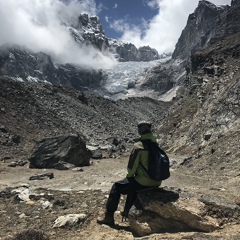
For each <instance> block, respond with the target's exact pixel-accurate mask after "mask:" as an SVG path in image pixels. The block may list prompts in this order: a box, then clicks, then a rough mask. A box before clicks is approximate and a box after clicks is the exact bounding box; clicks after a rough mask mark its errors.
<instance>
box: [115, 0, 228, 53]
mask: <svg viewBox="0 0 240 240" xmlns="http://www.w3.org/2000/svg"><path fill="white" fill-rule="evenodd" d="M212 2H213V3H214V4H216V5H223V4H229V5H230V3H231V0H212ZM148 3H149V4H148V5H149V7H153V6H154V7H155V8H156V4H158V8H159V12H158V15H156V16H154V17H153V18H152V19H151V21H150V22H149V23H148V24H147V25H146V22H144V21H143V22H142V24H141V25H138V26H131V25H129V24H128V23H127V22H122V23H121V24H122V25H124V26H125V27H124V28H123V29H121V28H120V27H119V26H118V25H117V21H116V22H115V23H114V24H113V25H112V27H114V29H116V30H117V29H118V30H119V31H121V32H122V37H121V40H123V41H127V42H131V43H134V44H135V45H136V46H138V47H139V46H143V45H149V46H151V47H153V48H156V49H157V50H158V52H159V53H162V52H169V51H173V50H174V47H175V45H176V43H177V40H178V38H179V37H180V35H181V32H182V30H183V29H184V27H185V26H186V22H187V18H188V16H189V14H190V13H193V12H194V10H195V9H196V7H197V5H198V0H191V1H190V0H152V1H149V2H148ZM117 26H118V28H117Z"/></svg>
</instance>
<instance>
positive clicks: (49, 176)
mask: <svg viewBox="0 0 240 240" xmlns="http://www.w3.org/2000/svg"><path fill="white" fill-rule="evenodd" d="M52 178H54V174H53V173H43V174H37V175H34V176H31V177H30V178H29V180H44V179H52Z"/></svg>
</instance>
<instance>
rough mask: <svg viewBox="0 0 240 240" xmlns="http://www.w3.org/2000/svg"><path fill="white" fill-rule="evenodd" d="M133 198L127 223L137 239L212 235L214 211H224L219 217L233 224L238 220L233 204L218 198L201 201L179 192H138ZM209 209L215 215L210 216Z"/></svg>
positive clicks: (159, 189)
mask: <svg viewBox="0 0 240 240" xmlns="http://www.w3.org/2000/svg"><path fill="white" fill-rule="evenodd" d="M137 199H138V202H137V203H136V207H132V208H131V209H130V213H129V224H130V228H131V229H132V231H134V232H135V233H137V234H138V235H139V236H145V235H148V234H153V233H160V232H178V231H192V230H198V231H203V232H212V231H214V230H216V229H218V228H219V226H220V221H219V219H218V218H217V215H216V212H217V211H219V212H222V211H225V213H223V214H227V215H228V216H232V218H233V219H234V220H235V221H236V220H237V219H239V217H240V211H239V207H238V206H237V205H236V206H235V205H232V206H229V205H226V203H225V202H224V201H222V202H221V201H220V200H219V199H213V198H211V197H209V198H207V197H205V198H204V199H203V198H201V197H200V196H198V195H197V194H196V195H192V194H189V193H186V192H181V191H179V190H170V189H169V190H166V189H161V188H158V189H152V190H147V191H141V192H139V193H138V195H137ZM212 208H214V209H215V210H214V211H213V212H215V213H211V209H212ZM223 209H224V210H223ZM229 221H231V220H230V219H229Z"/></svg>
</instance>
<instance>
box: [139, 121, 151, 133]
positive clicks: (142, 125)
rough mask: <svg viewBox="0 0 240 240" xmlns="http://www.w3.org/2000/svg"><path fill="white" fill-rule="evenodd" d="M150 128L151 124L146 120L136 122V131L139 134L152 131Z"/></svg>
mask: <svg viewBox="0 0 240 240" xmlns="http://www.w3.org/2000/svg"><path fill="white" fill-rule="evenodd" d="M151 128H152V124H151V123H150V122H148V121H141V122H139V123H138V133H139V134H140V135H143V134H146V133H150V132H152V130H151Z"/></svg>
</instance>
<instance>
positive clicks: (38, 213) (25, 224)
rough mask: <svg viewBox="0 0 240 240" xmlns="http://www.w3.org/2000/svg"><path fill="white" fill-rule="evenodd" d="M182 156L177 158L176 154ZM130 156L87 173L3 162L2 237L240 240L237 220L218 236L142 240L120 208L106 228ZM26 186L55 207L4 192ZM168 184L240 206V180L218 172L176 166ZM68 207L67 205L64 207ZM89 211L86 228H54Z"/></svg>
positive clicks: (193, 234)
mask: <svg viewBox="0 0 240 240" xmlns="http://www.w3.org/2000/svg"><path fill="white" fill-rule="evenodd" d="M173 158H176V156H173ZM127 161H128V158H127V157H125V158H119V159H102V160H94V161H93V164H92V165H91V166H89V167H83V168H82V170H83V171H74V170H67V171H59V170H54V169H48V170H43V169H29V168H28V165H25V166H23V167H20V166H17V167H9V166H8V165H9V163H10V162H8V161H7V160H5V162H3V161H2V162H0V173H1V174H0V191H1V195H0V199H1V201H0V222H1V224H0V239H2V240H3V239H10V237H11V236H14V234H16V233H19V232H21V231H23V230H26V229H38V230H41V231H44V232H46V233H47V234H48V236H49V237H50V239H51V240H52V239H57V240H63V239H64V240H66V239H69V240H70V239H71V240H77V239H79V240H80V239H81V240H88V239H92V240H104V239H106V240H109V239H115V240H123V239H126V240H128V239H129V240H130V239H148V240H150V239H151V240H153V239H224V240H226V239H229V240H230V239H236V240H237V239H240V223H239V222H232V223H231V224H228V225H226V226H223V227H222V228H221V229H219V230H218V231H215V232H213V233H208V234H206V233H198V232H187V233H172V234H169V233H164V234H154V235H151V236H146V237H142V238H138V237H137V236H134V234H133V233H132V232H131V231H130V229H129V227H128V222H121V217H120V210H122V207H123V201H124V200H125V198H124V197H122V199H121V203H120V206H119V211H118V212H117V213H116V214H115V217H116V223H117V225H116V227H115V228H114V229H113V228H109V227H107V226H104V225H102V226H100V225H98V224H97V223H96V219H97V217H98V216H99V215H101V214H102V213H103V211H104V206H105V202H106V198H107V196H108V192H109V190H110V188H111V185H112V183H113V182H114V181H116V180H120V179H121V178H124V176H125V174H126V165H127ZM47 172H51V173H53V174H54V178H53V179H45V180H32V181H30V180H29V177H30V176H33V175H36V174H42V173H47ZM18 186H25V187H28V189H32V190H34V189H35V191H38V193H40V192H43V193H51V194H53V196H54V200H53V202H54V204H53V207H52V208H51V209H44V208H43V207H42V206H40V205H39V203H38V201H35V202H32V203H26V202H19V201H18V200H17V199H15V198H14V197H13V196H10V195H9V196H8V195H7V194H3V191H2V190H4V189H6V188H10V187H14V188H16V187H18ZM163 186H168V187H178V188H180V189H182V190H186V191H189V192H197V193H202V194H207V195H214V196H221V197H225V198H226V199H227V200H228V201H229V202H235V203H236V202H238V204H239V202H240V195H239V188H238V186H239V178H238V179H237V178H236V179H234V178H232V179H221V178H216V176H214V174H211V175H210V174H203V173H201V174H195V173H193V172H191V169H186V168H174V167H173V169H172V172H171V178H170V179H168V180H166V181H164V182H163ZM59 203H62V204H59ZM70 213H71V214H76V213H85V214H86V215H87V216H88V217H87V220H86V221H85V222H84V223H83V225H82V226H79V227H77V228H76V227H74V228H64V229H58V228H52V226H53V223H54V221H55V219H56V218H57V217H59V216H62V215H66V214H70Z"/></svg>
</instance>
